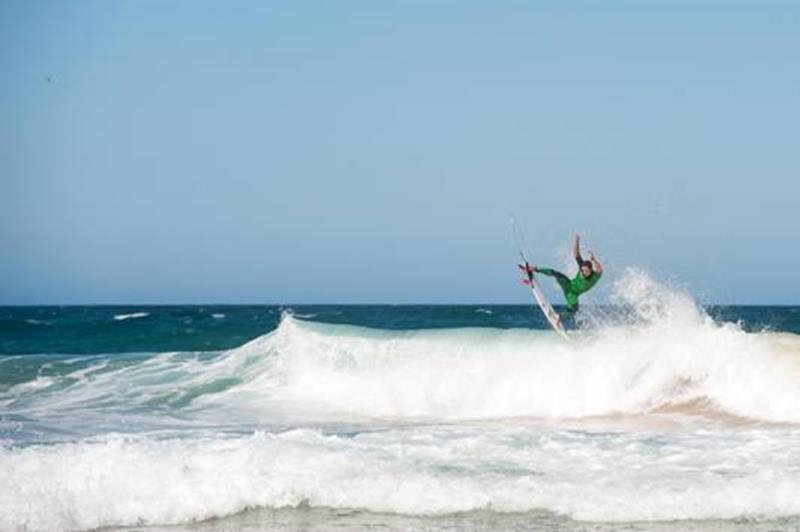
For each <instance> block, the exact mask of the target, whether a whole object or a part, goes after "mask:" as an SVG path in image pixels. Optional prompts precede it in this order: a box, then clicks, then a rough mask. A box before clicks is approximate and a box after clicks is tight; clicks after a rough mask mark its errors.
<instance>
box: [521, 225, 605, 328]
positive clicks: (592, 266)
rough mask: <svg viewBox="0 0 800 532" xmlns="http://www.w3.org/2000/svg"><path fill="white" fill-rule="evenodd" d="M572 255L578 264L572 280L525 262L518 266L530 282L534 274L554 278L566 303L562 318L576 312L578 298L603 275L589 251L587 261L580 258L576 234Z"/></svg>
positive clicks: (579, 238)
mask: <svg viewBox="0 0 800 532" xmlns="http://www.w3.org/2000/svg"><path fill="white" fill-rule="evenodd" d="M572 255H573V256H574V257H575V262H577V263H578V268H579V270H578V273H577V275H575V277H574V278H572V279H570V278H569V277H567V276H566V275H564V274H563V273H561V272H560V271H557V270H553V269H551V268H537V267H536V266H531V265H530V264H528V263H527V262H526V263H525V266H520V268H522V269H524V270H525V271H526V272H527V274H528V279H531V280H532V279H533V274H534V273H541V274H542V275H547V276H550V277H554V278H555V280H556V282H557V283H558V286H559V287H561V291H562V292H564V298H565V299H566V301H567V310H566V313H565V314H566V316H561V317H562V318H563V317H568V316H571V315H573V314H575V312H577V310H578V296H580V295H581V294H583V293H585V292H588V291H589V290H591V289H592V288H593V287H594V285H596V284H597V281H599V280H600V277H601V276H602V275H603V265H602V264H600V261H599V260H597V257H595V256H594V253H592V252H591V251H589V260H584V259H583V257H582V256H581V237H580V235H577V234H576V235H575V241H574V243H573V244H572Z"/></svg>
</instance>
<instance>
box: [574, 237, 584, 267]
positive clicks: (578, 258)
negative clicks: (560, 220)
mask: <svg viewBox="0 0 800 532" xmlns="http://www.w3.org/2000/svg"><path fill="white" fill-rule="evenodd" d="M572 256H573V257H575V262H577V263H578V267H579V268H580V267H581V263H582V262H583V257H581V236H580V235H579V234H578V233H575V241H574V242H573V243H572Z"/></svg>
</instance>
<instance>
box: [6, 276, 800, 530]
mask: <svg viewBox="0 0 800 532" xmlns="http://www.w3.org/2000/svg"><path fill="white" fill-rule="evenodd" d="M640 284H641V283H640ZM569 334H570V337H569V338H568V339H564V338H561V337H559V336H557V335H555V334H554V333H553V332H552V331H551V329H550V328H549V325H548V324H547V322H546V321H545V320H544V318H543V316H542V315H541V312H540V311H539V309H538V308H537V307H534V306H531V305H471V306H449V305H439V306H430V305H425V306H339V305H286V306H269V305H246V306H241V305H189V306H142V305H133V306H77V307H73V306H62V307H58V306H33V307H0V530H26V531H27V530H92V529H96V528H103V527H106V528H108V529H123V528H126V527H135V529H136V530H170V531H174V530H221V529H225V530H239V529H241V530H296V529H303V530H342V529H346V530H361V529H363V530H367V529H380V530H414V529H419V530H465V529H466V530H497V529H526V530H527V529H547V530H572V529H587V530H588V529H591V530H615V529H618V528H620V527H623V528H625V529H627V530H686V529H692V530H722V529H725V530H728V529H735V530H753V529H755V530H774V529H800V528H798V527H800V497H799V496H798V493H800V307H785V306H784V307H774V306H716V307H705V308H704V307H701V306H699V305H697V304H696V303H695V302H694V301H693V300H692V299H691V297H689V296H687V295H686V294H682V293H674V292H672V291H670V290H668V289H666V288H664V287H659V286H650V287H649V288H647V289H646V290H645V294H642V291H641V286H638V285H637V289H636V290H631V291H630V297H628V298H627V299H625V298H623V300H621V301H618V302H615V304H614V305H610V306H592V305H587V306H586V307H584V308H583V310H582V311H581V313H580V316H579V319H578V320H577V322H576V325H575V328H574V329H573V330H571V331H570V333H569ZM126 529H127V528H126Z"/></svg>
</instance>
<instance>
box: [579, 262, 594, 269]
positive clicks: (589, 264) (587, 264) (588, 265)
mask: <svg viewBox="0 0 800 532" xmlns="http://www.w3.org/2000/svg"><path fill="white" fill-rule="evenodd" d="M584 266H586V267H587V268H589V269H590V270H594V264H592V261H590V260H584V261H581V268H583V267H584Z"/></svg>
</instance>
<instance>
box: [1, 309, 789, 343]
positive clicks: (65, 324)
mask: <svg viewBox="0 0 800 532" xmlns="http://www.w3.org/2000/svg"><path fill="white" fill-rule="evenodd" d="M556 310H561V308H560V307H559V306H556ZM606 311H607V309H606V308H603V307H601V309H600V310H599V312H606ZM705 311H706V312H707V313H708V314H709V315H710V316H712V317H713V318H715V319H717V320H719V321H723V322H733V323H738V324H740V325H741V327H742V328H743V329H744V330H746V331H750V332H758V331H763V330H773V331H784V332H791V333H794V334H800V306H711V307H706V309H705ZM286 312H288V313H293V314H295V315H297V316H300V317H304V318H305V319H309V320H312V321H315V322H320V323H331V324H342V325H356V326H361V327H371V328H377V329H392V330H404V329H405V330H413V329H449V328H459V327H491V328H500V329H515V328H523V329H541V330H549V329H550V325H549V324H548V323H547V320H545V319H544V316H543V315H542V314H541V313H540V312H538V311H536V308H535V307H533V306H531V305H284V306H278V305H169V306H148V305H134V306H127V305H108V306H31V307H1V306H0V354H5V355H18V354H34V353H35V354H47V353H73V354H76V353H81V354H100V353H131V352H161V351H203V350H219V349H230V348H233V347H236V346H238V345H241V344H243V343H245V342H247V341H249V340H252V339H254V338H256V337H258V336H261V335H262V334H265V333H267V332H269V331H272V330H274V329H276V328H277V326H278V323H279V322H280V319H281V316H282V315H283V314H284V313H286ZM612 312H613V309H612Z"/></svg>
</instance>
